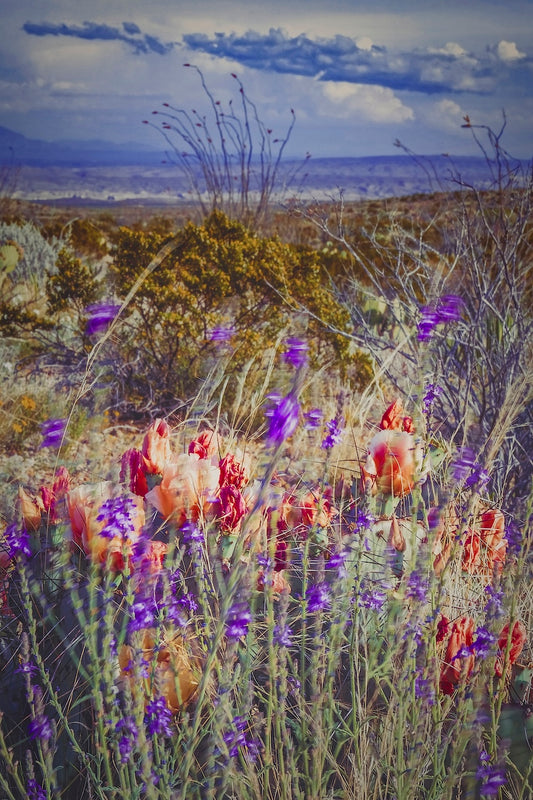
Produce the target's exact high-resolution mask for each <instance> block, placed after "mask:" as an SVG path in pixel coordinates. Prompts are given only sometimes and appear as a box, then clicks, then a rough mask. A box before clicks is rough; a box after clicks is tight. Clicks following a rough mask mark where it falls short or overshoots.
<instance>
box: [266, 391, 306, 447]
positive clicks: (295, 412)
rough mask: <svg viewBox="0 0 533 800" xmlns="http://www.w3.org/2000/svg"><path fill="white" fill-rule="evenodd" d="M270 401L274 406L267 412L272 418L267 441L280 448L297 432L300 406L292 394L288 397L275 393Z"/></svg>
mask: <svg viewBox="0 0 533 800" xmlns="http://www.w3.org/2000/svg"><path fill="white" fill-rule="evenodd" d="M268 399H269V400H270V401H271V402H272V403H273V405H272V406H271V407H270V408H269V409H267V410H266V411H265V416H266V417H268V418H270V422H269V427H268V435H267V440H268V443H269V444H270V445H274V446H278V445H281V444H282V443H283V442H284V441H285V439H288V438H289V436H292V434H293V433H294V431H295V430H296V426H297V425H298V417H299V413H300V404H299V403H298V399H297V398H296V397H295V395H294V394H292V392H289V394H288V395H287V396H286V397H280V395H279V394H277V393H274V394H271V395H269V397H268Z"/></svg>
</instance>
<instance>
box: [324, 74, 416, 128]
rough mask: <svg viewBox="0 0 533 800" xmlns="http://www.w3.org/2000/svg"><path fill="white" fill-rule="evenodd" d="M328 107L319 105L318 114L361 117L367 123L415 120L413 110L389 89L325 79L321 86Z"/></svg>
mask: <svg viewBox="0 0 533 800" xmlns="http://www.w3.org/2000/svg"><path fill="white" fill-rule="evenodd" d="M321 87H322V91H323V95H324V97H325V99H326V100H327V101H329V103H330V104H331V106H330V108H329V109H328V108H327V107H320V112H319V113H321V114H323V115H325V114H329V113H331V112H332V111H333V113H334V114H335V115H336V116H337V117H344V118H346V117H352V116H355V115H358V116H362V117H363V118H364V119H367V120H369V121H370V122H382V123H390V122H405V121H407V120H411V119H414V112H413V109H412V108H410V107H409V106H406V105H404V104H403V103H402V101H401V100H400V99H399V98H398V97H396V95H395V94H394V92H393V91H392V90H391V89H387V88H385V87H383V86H367V85H365V84H359V83H346V82H339V83H336V82H333V81H325V82H324V83H323V84H322V85H321Z"/></svg>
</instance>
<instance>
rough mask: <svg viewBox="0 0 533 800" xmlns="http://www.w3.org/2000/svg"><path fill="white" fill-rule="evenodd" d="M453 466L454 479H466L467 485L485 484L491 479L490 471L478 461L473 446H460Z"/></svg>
mask: <svg viewBox="0 0 533 800" xmlns="http://www.w3.org/2000/svg"><path fill="white" fill-rule="evenodd" d="M451 466H452V474H453V478H454V480H456V481H457V482H461V481H464V483H465V486H475V485H476V484H479V485H480V486H484V485H485V484H487V483H488V481H489V474H488V472H487V471H486V470H485V469H483V468H482V467H481V465H480V464H478V463H477V460H476V456H475V453H474V451H473V450H472V448H471V447H460V448H459V450H458V451H457V455H456V457H455V458H454V460H453V461H452V465H451Z"/></svg>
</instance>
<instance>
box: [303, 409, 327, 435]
mask: <svg viewBox="0 0 533 800" xmlns="http://www.w3.org/2000/svg"><path fill="white" fill-rule="evenodd" d="M322 417H323V414H322V411H321V410H320V409H319V408H311V409H310V410H309V411H306V412H305V414H304V419H305V430H306V431H310V430H313V429H314V428H318V427H319V425H320V423H321V422H322Z"/></svg>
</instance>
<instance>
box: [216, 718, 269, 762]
mask: <svg viewBox="0 0 533 800" xmlns="http://www.w3.org/2000/svg"><path fill="white" fill-rule="evenodd" d="M246 728H247V720H246V718H245V717H234V719H233V720H232V727H231V728H230V729H229V730H228V731H226V733H225V734H224V735H223V737H222V738H223V739H224V742H225V744H226V747H227V748H228V755H229V757H230V758H235V757H236V756H238V755H239V749H241V748H242V749H244V750H245V751H246V755H247V757H248V758H249V759H250V760H252V761H255V759H256V758H257V756H258V754H259V749H260V742H259V741H258V740H257V739H253V738H252V737H248V736H247V735H246Z"/></svg>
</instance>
